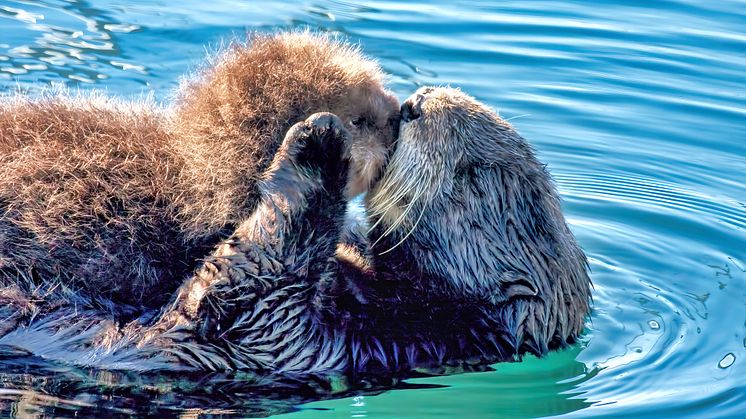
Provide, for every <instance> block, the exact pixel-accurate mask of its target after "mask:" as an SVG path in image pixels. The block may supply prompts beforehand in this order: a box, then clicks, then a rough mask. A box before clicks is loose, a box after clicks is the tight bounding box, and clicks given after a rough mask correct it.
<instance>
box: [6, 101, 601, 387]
mask: <svg viewBox="0 0 746 419" xmlns="http://www.w3.org/2000/svg"><path fill="white" fill-rule="evenodd" d="M402 114H403V115H402V116H403V118H402V122H401V126H400V136H399V139H398V141H397V144H396V145H395V148H394V151H393V153H392V156H391V157H390V161H389V163H388V165H387V166H386V169H385V171H384V173H383V175H382V178H381V179H380V181H378V182H377V183H375V184H374V186H373V188H372V190H371V191H370V193H369V194H368V195H367V197H366V206H367V213H368V217H369V223H370V229H369V230H370V231H369V232H368V236H367V237H366V235H365V234H364V231H363V230H367V228H365V226H363V225H357V226H356V227H355V228H353V229H346V228H345V220H344V217H345V211H346V204H347V201H348V195H347V194H346V193H345V191H346V190H347V189H348V188H349V184H350V181H351V180H350V179H351V177H350V173H351V171H350V170H349V166H350V165H351V164H353V163H351V161H353V160H354V158H352V157H351V154H352V153H351V149H352V148H353V145H354V141H352V140H351V138H353V137H354V136H353V135H351V134H350V133H349V132H348V131H347V130H346V128H345V127H344V126H343V123H342V122H341V121H340V120H339V119H338V118H337V117H335V116H333V115H331V114H318V115H314V116H312V117H311V118H309V119H308V120H306V121H305V122H302V123H298V124H296V125H295V126H293V127H292V128H291V129H290V131H289V132H288V134H287V135H286V137H285V140H284V142H283V145H282V147H281V148H280V149H279V151H278V153H277V155H276V157H275V159H274V162H273V163H272V165H270V167H269V169H268V170H267V172H266V174H265V176H264V178H263V181H262V182H261V186H260V195H259V201H258V206H257V207H256V209H255V210H254V211H253V213H252V214H250V215H249V216H247V217H246V218H245V219H244V221H243V222H241V223H240V224H239V226H238V228H237V229H236V231H235V232H234V234H233V236H231V238H229V239H228V240H227V241H225V242H224V243H223V244H221V245H220V246H219V247H218V248H217V249H216V250H215V252H214V253H213V254H212V256H210V257H209V258H207V260H206V261H205V263H204V264H203V266H202V267H200V268H199V269H198V270H197V271H196V273H195V274H194V275H193V276H192V277H191V278H189V279H187V280H186V281H185V283H184V284H183V285H182V286H181V287H180V289H179V290H178V292H176V293H175V295H174V296H173V298H172V300H171V302H170V303H169V304H168V305H166V306H165V307H164V308H163V310H162V311H161V312H160V313H159V315H158V316H157V317H156V318H155V319H153V320H147V319H141V320H135V321H132V322H130V323H129V324H126V325H124V326H120V325H117V324H116V323H114V322H110V321H106V320H102V318H101V317H102V315H101V312H100V311H89V312H85V313H80V312H78V313H73V311H72V309H71V308H61V309H58V310H55V311H53V312H51V313H50V314H49V315H47V316H45V317H42V318H38V319H35V320H34V322H32V324H31V325H30V326H26V327H16V328H15V329H14V330H13V331H11V332H10V333H7V334H5V336H3V337H0V345H2V344H6V345H12V346H16V347H18V348H22V349H24V350H27V351H29V352H31V353H34V354H37V355H42V356H45V357H48V358H52V359H58V360H64V361H67V362H72V363H75V364H78V365H87V366H96V367H101V368H113V369H139V370H159V369H167V370H194V369H197V370H200V369H203V370H226V369H227V370H232V369H250V370H254V371H265V372H273V373H292V374H318V373H334V372H338V373H354V372H365V373H376V372H385V373H388V372H400V371H411V370H413V369H417V368H429V369H432V368H436V369H437V368H443V367H448V366H462V367H463V366H468V365H476V364H484V363H492V362H497V361H510V360H515V359H517V358H519V357H520V356H521V355H522V354H524V353H526V352H530V353H534V354H537V355H542V354H544V353H546V352H547V351H548V350H550V349H553V348H559V347H563V346H565V345H567V344H568V343H571V342H572V341H573V340H574V339H576V337H577V336H578V335H579V333H580V332H581V331H582V328H583V322H584V318H585V315H586V314H587V311H588V307H589V298H590V280H589V277H588V274H587V266H586V259H585V256H584V255H583V253H582V251H581V250H580V248H579V246H578V245H577V243H576V241H575V239H574V238H573V236H572V234H571V233H570V231H569V229H568V228H567V225H566V222H565V220H564V217H563V216H562V213H561V211H560V206H559V198H558V195H557V192H556V189H555V187H554V186H553V184H552V182H551V179H550V177H549V174H548V173H547V172H546V170H545V168H544V166H543V165H541V164H540V163H539V162H538V161H537V160H536V159H535V157H534V155H533V152H532V150H531V148H530V146H529V145H528V144H527V143H526V141H525V140H524V139H523V138H521V137H520V136H519V135H518V134H517V133H516V132H515V131H514V130H513V129H512V128H511V127H510V126H509V125H508V124H507V123H506V122H505V121H503V120H501V119H500V118H499V117H498V116H497V115H496V114H495V113H494V112H492V111H491V110H490V109H489V108H487V107H485V106H484V105H482V104H480V103H479V102H477V101H475V100H474V99H473V98H471V97H469V96H467V95H465V94H463V93H461V92H459V91H457V90H452V89H444V88H436V89H432V88H428V89H423V90H420V91H419V92H418V93H416V94H415V96H414V97H413V98H410V99H409V100H407V101H406V102H405V104H404V107H403V108H402ZM40 343H43V345H42V344H40Z"/></svg>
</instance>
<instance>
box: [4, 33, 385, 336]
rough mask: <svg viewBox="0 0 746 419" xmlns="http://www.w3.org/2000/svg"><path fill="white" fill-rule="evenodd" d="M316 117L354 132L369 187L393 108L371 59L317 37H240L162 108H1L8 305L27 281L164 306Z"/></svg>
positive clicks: (80, 103)
mask: <svg viewBox="0 0 746 419" xmlns="http://www.w3.org/2000/svg"><path fill="white" fill-rule="evenodd" d="M317 111H333V112H335V113H337V114H338V115H340V116H341V117H342V118H343V119H344V120H345V121H346V122H348V124H349V129H350V131H351V132H352V135H353V137H354V138H355V141H354V142H353V144H352V148H353V150H352V157H353V165H352V169H351V170H352V172H353V173H352V175H353V178H354V179H356V181H355V182H353V183H352V186H351V187H350V188H349V190H348V193H349V194H350V195H353V194H356V193H359V192H361V191H363V190H365V189H366V188H367V186H368V185H369V183H370V182H371V181H372V180H373V179H374V178H375V177H376V176H377V175H378V170H379V168H380V166H381V165H382V164H383V162H384V160H385V158H386V147H387V146H388V145H389V144H390V142H391V141H392V138H393V135H394V134H393V130H394V128H395V126H394V125H395V121H396V114H397V113H398V104H397V101H396V99H395V98H394V97H393V96H392V95H391V94H390V93H388V92H387V91H386V90H385V89H384V86H383V76H382V72H381V70H380V68H379V66H378V65H377V64H376V63H375V62H374V61H371V60H370V59H368V58H366V57H365V56H363V55H362V54H361V52H360V51H359V49H358V48H356V47H353V46H350V45H349V44H347V43H345V42H342V41H338V40H335V39H333V38H331V37H329V36H326V35H322V34H313V33H309V32H291V33H281V34H277V35H259V34H257V35H252V36H250V37H249V39H248V40H247V41H246V42H235V43H233V44H231V45H229V46H228V47H227V48H225V49H224V50H223V51H222V52H220V53H219V54H217V55H216V56H215V57H214V58H212V59H211V61H210V62H208V63H207V65H205V66H204V67H203V68H202V69H201V70H198V71H197V72H196V73H195V74H194V75H193V76H192V77H190V78H188V79H187V80H185V81H184V82H183V83H182V86H181V87H180V88H179V90H178V92H177V93H176V99H175V102H174V103H173V105H172V106H170V107H168V108H167V109H165V110H163V109H160V108H158V107H157V106H155V105H154V104H153V103H152V102H149V101H142V102H120V101H116V100H113V99H109V98H106V97H103V96H101V95H98V94H93V95H88V94H76V95H66V94H50V95H46V96H42V97H36V98H29V97H25V96H20V95H17V96H13V97H6V98H4V99H2V100H0V209H2V213H0V214H1V215H0V290H2V288H7V289H6V290H3V291H1V292H0V305H1V304H15V303H18V299H17V298H15V297H12V296H11V297H8V296H7V295H17V292H16V291H17V290H18V288H19V287H20V289H21V290H23V292H24V293H26V295H35V296H41V295H46V294H47V293H48V292H49V290H57V291H60V290H63V291H64V292H63V293H62V294H64V295H72V296H75V295H79V294H80V292H78V291H84V292H88V291H90V292H91V294H92V298H91V299H92V300H94V301H96V300H97V301H99V302H100V304H101V305H111V303H110V302H108V300H113V301H114V305H111V306H112V307H113V309H114V310H117V311H119V312H125V311H127V310H128V308H127V305H135V306H137V305H141V304H145V305H146V306H150V307H157V306H158V305H159V304H162V303H163V302H164V301H165V299H167V298H168V295H169V294H170V292H171V291H173V290H174V289H175V288H176V287H177V286H178V284H179V283H180V282H181V280H182V279H183V278H184V277H185V276H186V275H188V274H189V273H190V272H192V271H193V269H194V268H195V267H196V266H197V263H198V259H199V258H200V257H202V256H204V255H206V254H207V253H208V252H209V249H211V248H212V247H213V246H214V245H216V244H217V243H218V241H219V240H220V239H221V238H223V237H226V236H227V235H229V234H230V233H231V232H232V231H233V230H234V229H235V226H236V224H237V223H238V222H239V221H240V220H241V219H242V218H245V217H246V216H247V214H250V213H251V211H252V210H253V208H254V206H255V204H256V200H257V188H256V181H257V178H258V176H259V174H261V173H262V172H263V171H264V169H265V168H266V167H267V164H268V162H269V161H271V159H272V157H273V155H274V152H275V150H276V149H277V147H278V146H279V144H280V142H281V140H282V137H283V135H284V133H285V131H287V129H288V128H289V127H290V126H291V125H292V124H293V123H295V122H296V121H299V120H302V119H303V118H305V117H306V116H307V115H309V114H311V113H313V112H317ZM358 163H359V164H358ZM11 288H12V289H13V290H15V291H13V292H11V291H8V290H10V289H11ZM6 291H7V292H6ZM6 294H7V295H6ZM58 294H59V292H58ZM32 299H33V300H38V298H36V297H34V298H32ZM34 307H37V306H36V305H35V306H34ZM32 311H33V310H32ZM0 322H2V319H0Z"/></svg>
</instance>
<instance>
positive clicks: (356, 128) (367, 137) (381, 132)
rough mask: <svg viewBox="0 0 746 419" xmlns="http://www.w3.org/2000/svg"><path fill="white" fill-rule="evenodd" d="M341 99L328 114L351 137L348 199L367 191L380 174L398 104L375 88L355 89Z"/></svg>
mask: <svg viewBox="0 0 746 419" xmlns="http://www.w3.org/2000/svg"><path fill="white" fill-rule="evenodd" d="M345 99H346V100H344V101H343V103H342V106H337V107H338V108H339V109H333V110H332V113H335V114H336V115H338V116H339V117H340V118H341V119H342V121H343V122H344V123H345V127H346V128H347V129H348V130H349V131H350V134H351V135H352V138H353V141H352V145H351V156H352V166H351V167H350V182H349V183H348V186H347V189H346V191H345V195H346V196H347V197H348V198H352V197H354V196H357V195H359V194H361V193H363V192H366V191H368V190H369V189H370V186H371V185H372V184H373V182H374V181H376V180H377V179H378V178H379V177H380V175H381V171H382V169H383V167H384V165H385V163H386V160H387V159H388V155H389V149H390V148H391V145H392V144H393V142H394V139H395V137H396V134H397V131H398V128H399V101H398V100H397V99H396V97H395V96H394V95H393V94H391V93H389V92H387V91H385V90H381V89H380V88H379V87H376V88H374V89H358V90H355V91H353V92H351V94H350V95H349V96H348V97H347V98H345Z"/></svg>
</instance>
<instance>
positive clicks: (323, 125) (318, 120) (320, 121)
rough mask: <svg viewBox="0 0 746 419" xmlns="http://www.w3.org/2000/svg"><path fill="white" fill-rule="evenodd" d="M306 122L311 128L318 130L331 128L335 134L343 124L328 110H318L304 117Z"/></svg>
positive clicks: (323, 130) (322, 130)
mask: <svg viewBox="0 0 746 419" xmlns="http://www.w3.org/2000/svg"><path fill="white" fill-rule="evenodd" d="M306 124H308V125H307V126H308V127H309V128H310V129H311V130H314V131H318V132H325V131H328V130H333V131H334V133H335V134H339V132H340V129H341V128H342V127H343V126H344V124H343V123H342V120H341V119H339V117H338V116H337V115H334V114H333V113H329V112H319V113H315V114H313V115H311V116H309V117H308V118H307V119H306Z"/></svg>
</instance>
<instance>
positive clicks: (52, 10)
mask: <svg viewBox="0 0 746 419" xmlns="http://www.w3.org/2000/svg"><path fill="white" fill-rule="evenodd" d="M11 4H13V6H9V5H8V6H5V5H4V6H0V31H2V32H3V33H4V34H5V35H4V36H3V44H2V45H0V60H1V61H2V62H1V63H0V77H4V78H6V79H12V76H13V75H21V74H29V75H30V76H33V78H34V79H35V80H38V81H40V82H42V83H45V82H52V81H56V82H59V81H65V80H67V81H69V82H72V83H73V84H79V83H95V82H97V81H99V80H104V79H107V78H109V77H112V76H113V77H116V76H117V75H118V74H117V71H116V70H121V71H136V72H138V73H140V74H142V75H144V76H147V75H148V72H147V68H146V67H145V66H143V65H139V64H134V63H129V62H127V61H126V59H127V58H126V54H123V53H122V51H121V48H120V45H119V41H118V39H117V33H130V32H135V31H138V30H140V27H139V26H138V25H133V24H129V23H126V22H118V21H116V20H115V19H113V18H112V17H110V16H109V14H108V13H106V12H105V11H103V10H101V9H97V8H95V7H93V6H91V5H90V4H89V3H87V2H83V1H69V2H68V1H65V2H60V1H48V2H22V3H21V2H19V3H17V4H16V3H15V2H14V3H11ZM3 73H4V75H3ZM4 87H6V88H7V86H4ZM36 87H38V85H36Z"/></svg>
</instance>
